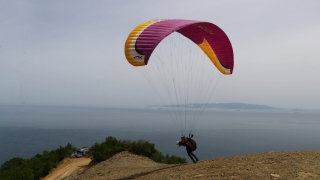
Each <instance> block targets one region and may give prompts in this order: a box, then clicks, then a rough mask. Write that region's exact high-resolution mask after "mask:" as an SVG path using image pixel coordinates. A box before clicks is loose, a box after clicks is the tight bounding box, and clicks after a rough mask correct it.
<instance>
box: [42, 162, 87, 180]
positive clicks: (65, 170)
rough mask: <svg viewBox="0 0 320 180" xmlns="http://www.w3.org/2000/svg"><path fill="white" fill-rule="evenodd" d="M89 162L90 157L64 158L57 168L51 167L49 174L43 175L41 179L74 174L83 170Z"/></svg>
mask: <svg viewBox="0 0 320 180" xmlns="http://www.w3.org/2000/svg"><path fill="white" fill-rule="evenodd" d="M90 162H91V159H90V158H77V159H70V158H66V159H64V160H63V161H62V163H61V164H60V165H59V166H58V167H57V168H55V169H53V170H52V171H51V172H50V174H48V175H47V176H46V177H44V178H43V180H60V179H63V178H66V177H68V176H70V175H75V174H77V173H78V171H81V170H84V168H85V167H87V166H88V165H89V163H90Z"/></svg>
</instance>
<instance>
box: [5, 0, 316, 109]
mask: <svg viewBox="0 0 320 180" xmlns="http://www.w3.org/2000/svg"><path fill="white" fill-rule="evenodd" d="M319 9H320V1H317V0H308V1H299V0H282V1H278V0H269V1H253V0H242V1H236V0H233V1H232V0H227V1H214V0H202V1H191V0H190V1H182V0H177V1H171V0H162V1H117V0H110V1H102V0H101V1H98V0H92V1H78V0H69V1H40V0H34V1H32V0H16V1H0V104H18V105H20V104H23V105H63V106H69V105H72V106H104V107H145V106H148V105H152V104H156V102H157V101H158V99H157V96H155V95H154V93H153V92H152V91H151V90H150V87H148V85H147V83H146V82H145V79H144V78H142V77H141V74H140V73H139V72H138V71H137V70H136V69H135V67H133V66H131V65H130V64H129V63H128V62H127V60H126V58H125V56H124V43H125V41H126V38H127V36H128V34H129V33H130V32H131V31H132V30H133V29H134V28H135V27H136V26H137V25H139V24H140V23H142V22H145V21H149V20H153V19H192V20H200V21H207V22H211V23H213V24H216V25H217V26H219V27H220V28H221V29H223V30H224V32H225V33H226V34H227V35H228V37H229V39H230V41H231V43H232V46H233V51H234V63H235V65H234V71H233V74H232V75H231V76H228V77H227V78H225V79H224V81H223V82H221V83H222V85H221V86H219V87H218V88H217V89H216V90H215V92H214V95H213V98H212V99H211V100H210V103H232V102H241V103H250V104H262V105H269V106H274V107H280V108H302V109H304V108H312V109H320V95H319V94H320V93H319V92H320V84H319V83H320V80H319V79H320V78H319V77H320V71H319V70H318V69H317V68H318V67H319V66H320V61H319V57H320V50H319V47H320V11H319Z"/></svg>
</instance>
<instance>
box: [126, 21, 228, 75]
mask: <svg viewBox="0 0 320 180" xmlns="http://www.w3.org/2000/svg"><path fill="white" fill-rule="evenodd" d="M173 32H178V33H180V34H182V35H183V36H185V37H187V38H189V39H190V40H191V41H193V42H194V43H195V44H197V45H198V46H199V47H200V48H201V49H202V50H203V52H204V53H205V54H206V55H207V56H208V57H209V59H210V60H211V61H212V62H213V64H214V65H215V66H216V67H217V69H218V70H219V71H220V72H221V73H223V74H232V71H233V65H234V62H233V50H232V46H231V43H230V41H229V39H228V37H227V35H226V34H225V33H224V32H223V31H222V29H220V28H219V27H218V26H216V25H214V24H212V23H209V22H202V21H194V20H183V19H161V20H152V21H148V22H145V23H142V24H140V25H139V26H137V27H136V28H135V29H134V30H133V31H132V32H131V33H130V34H129V36H128V38H127V40H126V43H125V47H124V49H125V55H126V58H127V60H128V62H129V63H130V64H132V65H133V66H144V65H147V64H148V61H149V58H150V56H151V55H152V52H153V51H154V49H155V48H156V47H157V45H158V44H159V43H160V42H161V41H162V40H163V39H164V38H166V37H167V36H168V35H170V34H171V33H173Z"/></svg>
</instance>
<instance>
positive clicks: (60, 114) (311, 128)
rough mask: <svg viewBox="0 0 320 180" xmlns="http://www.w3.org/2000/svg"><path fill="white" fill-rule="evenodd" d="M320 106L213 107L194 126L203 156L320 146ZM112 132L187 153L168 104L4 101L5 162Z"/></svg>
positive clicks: (0, 140) (0, 111)
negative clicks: (120, 105)
mask: <svg viewBox="0 0 320 180" xmlns="http://www.w3.org/2000/svg"><path fill="white" fill-rule="evenodd" d="M319 129H320V112H319V111H311V110H306V111H292V110H285V109H283V110H259V111H258V110H255V111H253V110H224V109H211V110H207V111H205V112H204V113H203V115H202V116H201V119H200V120H199V122H198V123H197V126H196V128H195V129H194V131H193V133H194V139H195V140H196V142H197V144H198V149H197V151H196V153H197V155H198V156H199V158H200V159H202V160H203V159H211V158H217V157H224V156H232V155H241V154H250V153H259V152H269V151H291V150H313V149H320V131H319ZM107 136H114V137H115V138H117V139H129V140H138V139H144V140H148V141H149V142H151V143H154V144H155V146H156V148H157V149H158V150H159V151H161V152H162V153H163V154H167V153H168V154H174V155H177V156H181V157H185V158H186V159H187V160H189V158H188V157H187V154H186V152H185V148H184V147H180V148H179V147H177V146H176V145H175V142H176V141H177V140H179V139H180V136H181V134H180V132H179V131H178V128H177V127H176V125H175V124H174V122H173V121H172V120H171V119H170V118H169V115H168V114H167V113H166V111H165V110H161V109H156V108H148V109H108V108H93V107H91V108H89V107H61V106H60V107H59V106H55V107H50V106H47V107H46V106H41V107H40V106H0V144H1V145H2V151H1V154H0V164H2V163H4V162H5V161H7V160H9V159H11V158H13V157H22V158H30V157H32V156H34V155H35V154H36V153H42V151H43V150H54V149H57V148H59V146H65V145H67V143H68V142H69V143H71V144H72V145H74V146H76V147H77V148H81V147H83V146H87V147H90V146H91V145H93V144H94V143H95V142H102V141H104V139H105V138H106V137H107Z"/></svg>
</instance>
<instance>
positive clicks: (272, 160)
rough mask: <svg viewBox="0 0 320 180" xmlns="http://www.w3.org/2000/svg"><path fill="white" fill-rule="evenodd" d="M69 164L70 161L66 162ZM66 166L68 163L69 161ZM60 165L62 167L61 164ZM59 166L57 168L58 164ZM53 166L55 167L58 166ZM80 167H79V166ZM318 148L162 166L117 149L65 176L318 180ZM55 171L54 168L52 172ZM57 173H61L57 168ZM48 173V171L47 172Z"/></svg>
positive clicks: (89, 177)
mask: <svg viewBox="0 0 320 180" xmlns="http://www.w3.org/2000/svg"><path fill="white" fill-rule="evenodd" d="M68 162H69V163H70V161H68ZM69 165H70V164H69ZM60 166H64V165H63V163H62V164H61V165H60ZM58 168H59V167H58ZM58 168H57V169H58ZM80 168H83V167H80ZM319 169H320V151H319V150H317V151H292V152H268V153H260V154H252V155H241V156H233V157H224V158H218V159H211V160H203V161H199V162H197V163H196V164H194V163H188V164H182V165H166V164H159V163H156V162H153V161H151V160H150V159H148V158H146V157H141V156H137V155H134V154H131V153H128V152H121V153H119V154H117V155H115V156H113V157H112V158H110V159H108V160H107V161H104V162H101V163H99V164H97V165H95V166H92V167H87V169H85V170H81V169H77V170H74V173H73V174H71V175H70V176H68V177H65V178H63V177H60V178H63V179H64V180H67V179H77V180H82V179H93V180H98V179H122V180H127V179H226V180H227V179H234V180H236V179H239V180H240V179H249V180H250V179H252V180H256V179H292V180H303V179H308V180H310V179H320V171H319ZM52 172H55V173H56V174H58V173H59V172H57V171H52ZM61 173H64V172H63V171H61ZM48 176H50V174H49V175H48Z"/></svg>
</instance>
